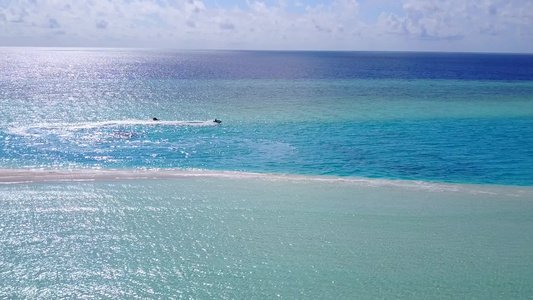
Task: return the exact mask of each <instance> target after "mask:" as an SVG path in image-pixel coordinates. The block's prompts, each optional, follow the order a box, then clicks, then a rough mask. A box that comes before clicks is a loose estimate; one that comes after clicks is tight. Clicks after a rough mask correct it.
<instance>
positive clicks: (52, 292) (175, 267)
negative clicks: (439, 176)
mask: <svg viewBox="0 0 533 300" xmlns="http://www.w3.org/2000/svg"><path fill="white" fill-rule="evenodd" d="M532 197H533V191H532V190H531V189H530V188H522V189H517V188H510V187H509V188H504V187H480V186H458V185H438V184H433V185H428V184H423V183H418V184H412V183H409V182H404V183H401V182H387V181H383V182H377V181H359V182H357V181H355V182H339V181H327V180H326V181H319V180H317V179H314V178H313V177H309V178H300V179H290V178H285V179H284V180H280V179H279V178H278V179H242V178H239V177H237V176H236V177H233V178H183V179H172V180H151V181H130V182H127V181H126V182H124V181H118V182H94V183H62V184H32V185H11V186H4V187H2V188H1V189H0V199H2V200H1V201H0V220H1V221H0V222H1V224H2V230H1V231H0V240H1V243H0V252H1V253H2V255H1V256H0V269H1V270H2V273H1V275H0V276H1V277H2V281H1V283H0V286H1V287H2V288H0V297H5V298H11V299H13V298H31V299H50V298H84V297H96V298H110V299H125V298H128V299H135V298H143V299H146V298H151V299H153V298H158V299H159V298H164V299H273V298H281V299H391V298H401V299H405V298H408V299H435V298H438V299H470V298H475V299H527V298H530V297H531V295H533V287H532V285H531V278H532V276H533V254H532V252H531V249H532V247H533V239H532V238H531V228H532V226H533V224H532V222H533V221H532V220H533V213H532V212H533V210H532V208H533V207H532V205H533V202H532V201H531V199H532Z"/></svg>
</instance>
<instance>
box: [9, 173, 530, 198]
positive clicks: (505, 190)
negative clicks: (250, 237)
mask: <svg viewBox="0 0 533 300" xmlns="http://www.w3.org/2000/svg"><path fill="white" fill-rule="evenodd" d="M193 178H196V179H200V178H202V179H209V178H210V179H248V180H250V179H252V180H265V181H291V182H312V183H324V184H347V185H353V186H364V187H375V188H379V187H384V188H385V187H388V188H402V189H409V190H424V191H435V192H439V191H440V192H459V193H467V194H479V193H483V194H504V195H508V196H523V195H524V194H526V195H527V194H531V196H532V197H533V186H514V185H489V184H469V183H446V182H430V181H420V180H403V179H381V178H365V177H339V176H327V175H298V174H275V173H253V172H238V171H215V170H202V169H95V170H91V169H72V170H49V169H0V186H2V185H17V184H38V183H41V184H42V183H75V182H100V181H136V180H162V179H193Z"/></svg>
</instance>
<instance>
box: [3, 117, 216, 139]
mask: <svg viewBox="0 0 533 300" xmlns="http://www.w3.org/2000/svg"><path fill="white" fill-rule="evenodd" d="M217 125H219V123H218V122H214V121H213V120H207V121H198V120H194V121H161V120H157V121H153V120H112V121H101V122H80V123H38V124H32V125H29V126H17V127H12V128H8V129H7V130H6V132H7V133H9V134H13V135H19V136H40V135H43V134H58V135H64V134H67V133H72V132H77V131H84V130H95V129H112V130H114V132H115V133H116V132H117V130H118V129H127V128H138V127H147V126H150V127H156V126H168V127H170V126H176V127H179V126H187V127H190V126H193V127H206V126H217ZM121 132H123V131H121ZM121 136H123V135H121Z"/></svg>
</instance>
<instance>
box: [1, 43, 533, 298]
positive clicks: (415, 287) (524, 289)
mask: <svg viewBox="0 0 533 300" xmlns="http://www.w3.org/2000/svg"><path fill="white" fill-rule="evenodd" d="M0 69H1V70H2V72H0V298H7V299H20V298H27V299H50V298H52V299H54V298H90V297H95V298H106V299H138V298H142V299H147V298H157V299H273V298H280V299H394V298H400V299H529V298H531V297H532V296H533V288H532V285H531V279H532V278H533V271H532V270H533V256H532V253H533V252H532V251H531V249H532V248H533V239H532V238H531V236H533V235H532V228H533V227H532V226H533V224H532V222H533V221H532V220H533V215H532V214H533V209H532V208H533V207H532V205H533V201H532V200H533V191H532V185H533V163H532V162H533V134H531V133H532V132H533V130H532V129H533V59H532V56H531V55H488V54H453V53H448V54H442V53H369V52H362V53H359V52H254V51H251V52H250V51H214V52H209V51H190V52H176V51H144V50H143V51H141V50H110V49H99V50H98V49H92V50H91V49H0ZM153 117H157V118H159V119H160V121H157V122H155V121H152V118H153ZM215 118H218V119H222V123H221V124H216V123H214V122H213V120H214V119H215ZM230 171H231V172H230Z"/></svg>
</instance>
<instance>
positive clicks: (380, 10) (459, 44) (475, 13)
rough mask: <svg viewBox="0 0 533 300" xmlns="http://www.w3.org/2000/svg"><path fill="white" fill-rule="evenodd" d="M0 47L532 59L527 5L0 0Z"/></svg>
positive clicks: (530, 4) (531, 1)
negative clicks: (420, 53)
mask: <svg viewBox="0 0 533 300" xmlns="http://www.w3.org/2000/svg"><path fill="white" fill-rule="evenodd" d="M0 46H14V47H25V46H35V47H113V48H115V47H132V48H165V49H243V50H349V51H444V52H506V53H533V0H332V1H321V0H310V1H304V0H265V1H253V0H236V1H227V0H70V1H69V0H47V1H44V0H0Z"/></svg>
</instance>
